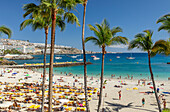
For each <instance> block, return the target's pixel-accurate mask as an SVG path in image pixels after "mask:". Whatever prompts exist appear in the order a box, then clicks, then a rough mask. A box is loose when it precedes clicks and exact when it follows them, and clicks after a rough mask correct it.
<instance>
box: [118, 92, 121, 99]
mask: <svg viewBox="0 0 170 112" xmlns="http://www.w3.org/2000/svg"><path fill="white" fill-rule="evenodd" d="M118 94H119V100H121V90H120V91H119V92H118Z"/></svg>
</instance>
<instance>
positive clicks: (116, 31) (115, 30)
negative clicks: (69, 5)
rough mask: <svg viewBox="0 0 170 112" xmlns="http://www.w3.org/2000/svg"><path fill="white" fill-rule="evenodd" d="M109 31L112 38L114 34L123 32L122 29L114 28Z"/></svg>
mask: <svg viewBox="0 0 170 112" xmlns="http://www.w3.org/2000/svg"><path fill="white" fill-rule="evenodd" d="M111 31H112V35H113V36H114V35H116V33H118V32H123V30H122V28H120V27H114V28H112V30H111Z"/></svg>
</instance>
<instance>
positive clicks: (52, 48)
mask: <svg viewBox="0 0 170 112" xmlns="http://www.w3.org/2000/svg"><path fill="white" fill-rule="evenodd" d="M53 3H55V0H53ZM55 26H56V10H55V8H52V28H51V50H50V67H49V102H48V103H49V104H48V112H52V82H53V62H54V44H55Z"/></svg>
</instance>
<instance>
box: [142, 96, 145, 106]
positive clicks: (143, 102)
mask: <svg viewBox="0 0 170 112" xmlns="http://www.w3.org/2000/svg"><path fill="white" fill-rule="evenodd" d="M144 105H145V98H143V99H142V107H144Z"/></svg>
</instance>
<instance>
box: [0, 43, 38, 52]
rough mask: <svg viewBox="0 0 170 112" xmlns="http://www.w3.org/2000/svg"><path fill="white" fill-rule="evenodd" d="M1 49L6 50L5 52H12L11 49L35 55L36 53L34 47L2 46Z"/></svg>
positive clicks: (0, 45)
mask: <svg viewBox="0 0 170 112" xmlns="http://www.w3.org/2000/svg"><path fill="white" fill-rule="evenodd" d="M0 49H4V50H7V49H9V50H11V49H15V50H18V51H20V52H22V53H34V52H35V47H34V46H10V45H2V44H0Z"/></svg>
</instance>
